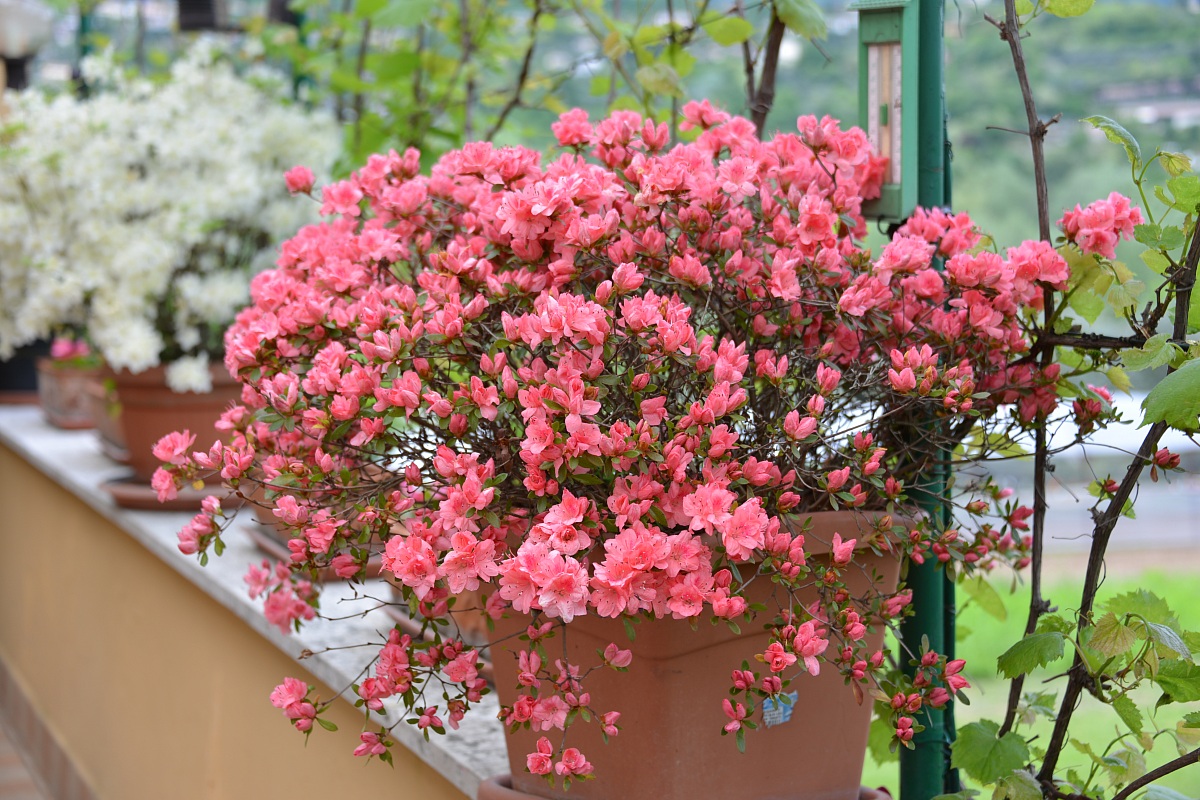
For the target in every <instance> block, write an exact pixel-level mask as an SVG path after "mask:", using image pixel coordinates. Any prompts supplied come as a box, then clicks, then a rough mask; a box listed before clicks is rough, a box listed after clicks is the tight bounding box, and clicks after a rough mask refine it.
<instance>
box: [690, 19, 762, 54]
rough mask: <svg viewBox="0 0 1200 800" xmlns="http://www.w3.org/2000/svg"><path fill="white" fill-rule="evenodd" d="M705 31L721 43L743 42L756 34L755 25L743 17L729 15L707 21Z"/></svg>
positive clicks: (725, 44)
mask: <svg viewBox="0 0 1200 800" xmlns="http://www.w3.org/2000/svg"><path fill="white" fill-rule="evenodd" d="M702 27H703V28H704V32H705V33H707V34H708V35H709V36H711V37H712V39H713V41H714V42H716V43H717V44H719V45H723V46H725V47H728V46H729V45H731V44H741V43H742V42H744V41H746V40H747V39H749V38H750V37H751V36H752V35H754V26H753V25H751V24H750V23H749V22H747V21H746V20H744V19H742V18H741V17H735V16H728V17H720V18H718V19H714V20H712V21H711V22H705V23H704V24H703V26H702Z"/></svg>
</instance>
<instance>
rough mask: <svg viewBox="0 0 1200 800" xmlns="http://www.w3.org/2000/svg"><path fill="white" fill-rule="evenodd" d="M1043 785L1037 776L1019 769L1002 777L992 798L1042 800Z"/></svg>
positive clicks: (996, 799) (993, 799)
mask: <svg viewBox="0 0 1200 800" xmlns="http://www.w3.org/2000/svg"><path fill="white" fill-rule="evenodd" d="M1041 798H1042V787H1041V785H1040V784H1039V783H1038V782H1037V778H1035V777H1033V776H1032V775H1030V774H1029V773H1028V772H1026V771H1025V770H1023V769H1022V770H1018V771H1016V772H1014V773H1013V774H1012V775H1009V776H1008V777H1007V778H1001V779H1000V781H999V782H998V783H997V784H996V791H995V792H993V793H992V800H1041Z"/></svg>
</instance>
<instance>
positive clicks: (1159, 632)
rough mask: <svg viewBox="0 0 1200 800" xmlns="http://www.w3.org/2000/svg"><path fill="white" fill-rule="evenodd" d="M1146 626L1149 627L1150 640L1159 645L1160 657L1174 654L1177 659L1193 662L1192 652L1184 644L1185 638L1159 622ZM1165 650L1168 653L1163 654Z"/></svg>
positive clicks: (1149, 623) (1148, 623)
mask: <svg viewBox="0 0 1200 800" xmlns="http://www.w3.org/2000/svg"><path fill="white" fill-rule="evenodd" d="M1146 625H1147V626H1148V627H1149V632H1150V638H1151V639H1153V640H1154V643H1155V644H1156V645H1158V648H1159V655H1161V656H1167V657H1171V656H1169V655H1168V654H1169V653H1174V654H1175V656H1174V657H1176V658H1182V659H1183V660H1185V661H1191V660H1192V651H1191V650H1190V649H1189V648H1188V646H1187V645H1186V644H1184V642H1183V637H1181V636H1180V635H1179V634H1178V633H1176V632H1175V631H1173V630H1171V629H1170V628H1168V627H1167V626H1166V625H1159V624H1158V623H1157V622H1147V623H1146ZM1163 650H1166V651H1167V653H1164V652H1162V651H1163Z"/></svg>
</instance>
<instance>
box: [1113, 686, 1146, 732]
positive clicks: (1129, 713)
mask: <svg viewBox="0 0 1200 800" xmlns="http://www.w3.org/2000/svg"><path fill="white" fill-rule="evenodd" d="M1112 707H1113V711H1116V712H1117V715H1118V716H1119V717H1120V718H1121V721H1122V722H1124V723H1125V724H1126V725H1127V726H1129V730H1131V731H1133V732H1134V733H1141V732H1142V712H1141V711H1139V710H1138V707H1137V704H1136V703H1134V702H1133V700H1131V699H1130V697H1129V695H1127V694H1119V695H1117V696H1116V697H1114V698H1113V701H1112Z"/></svg>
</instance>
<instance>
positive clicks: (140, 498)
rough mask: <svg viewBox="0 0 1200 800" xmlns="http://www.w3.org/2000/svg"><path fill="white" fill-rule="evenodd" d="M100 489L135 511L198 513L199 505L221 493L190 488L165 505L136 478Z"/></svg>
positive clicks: (213, 488) (217, 488) (208, 488)
mask: <svg viewBox="0 0 1200 800" xmlns="http://www.w3.org/2000/svg"><path fill="white" fill-rule="evenodd" d="M101 488H103V489H104V491H106V492H108V494H109V496H110V497H112V499H113V502H115V503H116V504H117V505H119V506H120V507H121V508H129V509H134V510H136V511H199V510H200V504H201V503H202V502H204V498H206V497H208V496H209V495H210V494H220V493H222V490H221V487H220V486H205V487H204V488H203V489H200V490H199V491H197V490H196V489H193V488H192V487H190V486H185V487H184V488H182V489H180V490H179V496H178V497H176V498H175V499H174V500H168V501H167V502H165V503H160V502H158V492H156V491H154V489H153V488H151V486H150V484H148V483H144V482H142V481H139V480H138V479H137V478H132V477H130V478H117V479H116V480H112V481H108V482H107V483H105V484H104V485H103V486H102V487H101Z"/></svg>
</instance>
